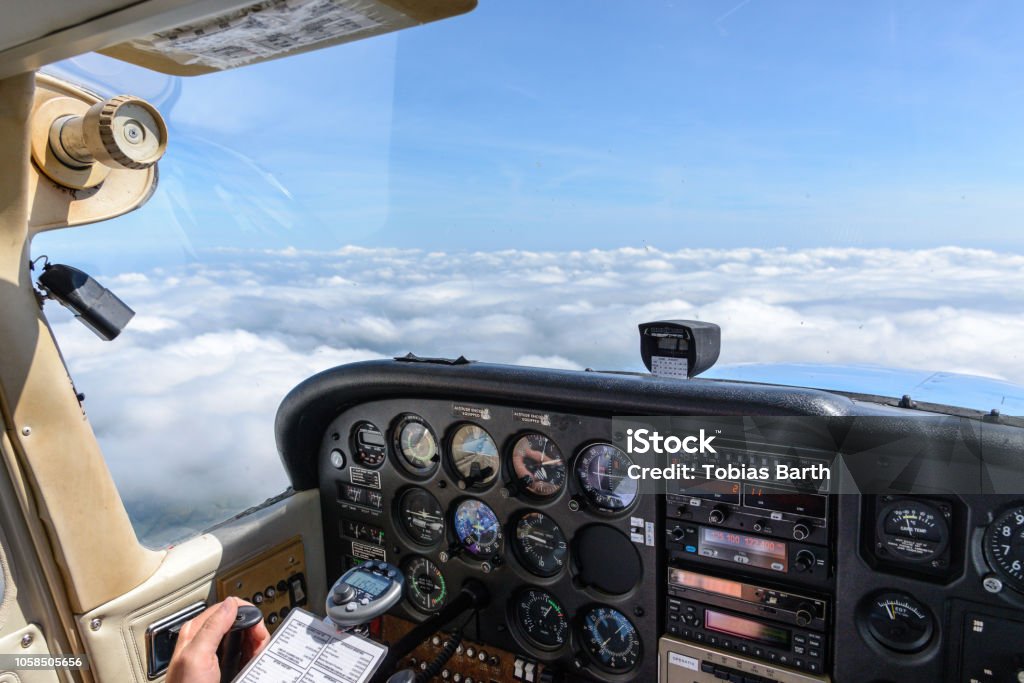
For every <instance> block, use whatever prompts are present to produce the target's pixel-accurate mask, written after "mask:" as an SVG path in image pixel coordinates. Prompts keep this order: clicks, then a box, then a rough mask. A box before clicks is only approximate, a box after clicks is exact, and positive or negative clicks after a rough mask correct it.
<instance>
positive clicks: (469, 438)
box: [449, 424, 500, 488]
mask: <svg viewBox="0 0 1024 683" xmlns="http://www.w3.org/2000/svg"><path fill="white" fill-rule="evenodd" d="M449 443H450V446H449V451H450V452H451V457H452V467H454V468H455V471H456V472H458V474H459V477H460V478H461V479H460V481H459V487H460V488H472V487H478V488H479V487H483V486H487V485H488V484H490V483H491V482H492V481H494V480H495V478H497V476H498V469H499V465H500V459H499V458H498V447H497V445H495V443H494V439H492V438H491V435H490V434H488V433H487V430H485V429H484V428H483V427H478V426H477V425H475V424H464V425H460V426H459V428H458V429H456V430H455V432H454V433H453V434H452V438H451V441H450V442H449Z"/></svg>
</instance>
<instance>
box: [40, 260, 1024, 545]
mask: <svg viewBox="0 0 1024 683" xmlns="http://www.w3.org/2000/svg"><path fill="white" fill-rule="evenodd" d="M104 284H106V285H107V286H108V287H110V288H111V289H113V290H114V291H115V292H116V293H117V294H118V295H119V296H120V297H121V298H122V299H124V300H125V301H126V302H127V303H128V304H129V305H131V306H132V307H133V308H134V309H135V310H136V311H137V312H138V315H137V317H136V318H135V320H134V321H133V322H132V323H131V324H130V325H129V327H128V329H127V330H126V331H125V333H124V334H123V335H122V336H121V337H120V338H119V339H117V340H116V341H115V342H113V343H109V344H107V343H103V342H100V341H99V340H97V339H96V338H95V337H93V336H92V334H91V333H90V332H88V331H87V330H86V329H85V328H84V327H82V326H80V325H78V323H77V322H74V321H72V320H70V319H69V318H68V316H67V315H66V314H63V313H60V314H58V313H55V310H56V309H57V307H56V305H55V304H50V305H48V306H47V313H48V315H50V316H51V319H52V320H53V321H54V327H55V331H56V334H57V337H58V340H59V341H60V342H61V344H62V348H63V350H64V353H65V355H66V357H67V360H68V363H69V365H70V367H71V370H72V375H73V377H74V379H75V382H76V384H77V386H78V388H79V390H80V391H83V392H84V393H85V394H86V396H87V400H86V404H85V405H86V408H87V410H88V412H89V415H90V418H91V419H92V422H93V424H94V427H95V429H96V432H97V434H98V435H99V438H100V440H101V443H102V445H103V447H104V450H105V452H106V454H107V456H108V460H109V462H110V465H111V468H112V470H113V471H114V474H115V478H116V479H117V481H118V483H119V485H120V486H121V488H122V492H123V493H124V495H125V498H126V500H128V501H129V504H130V507H131V509H132V512H133V515H135V516H136V517H137V518H138V522H137V523H138V526H139V528H140V529H141V530H142V531H143V533H144V535H146V537H147V538H149V539H150V540H151V541H154V542H160V541H162V540H165V539H167V538H169V537H171V536H173V535H174V534H175V533H176V532H177V531H180V528H179V525H180V527H181V528H185V527H191V526H196V525H202V524H205V523H207V522H209V521H210V516H211V515H212V516H213V517H218V516H221V517H222V516H224V515H225V514H226V512H227V511H229V510H237V509H239V507H240V506H242V505H245V504H252V503H255V502H258V501H259V500H262V499H263V498H265V497H267V496H270V495H273V494H274V493H277V492H279V491H280V490H282V489H283V488H284V486H285V485H286V482H285V480H284V475H283V471H282V469H281V466H280V464H279V463H278V460H277V455H276V450H275V446H274V440H273V416H274V412H275V410H276V408H277V405H278V403H279V402H280V400H281V398H282V397H283V396H284V394H285V393H287V391H288V390H289V389H290V388H291V387H292V386H294V385H295V384H296V383H298V382H299V381H301V380H302V379H304V378H305V377H307V376H309V375H310V374H313V373H314V372H317V371H320V370H323V369H325V368H328V367H331V366H334V365H337V364H340V363H347V362H351V361H355V360H362V359H367V358H374V357H383V356H392V355H400V354H404V353H406V352H408V351H413V352H415V353H417V354H420V355H431V356H437V355H443V356H457V355H459V354H463V355H466V356H467V357H470V358H474V359H480V360H488V361H496V362H507V363H519V364H526V365H539V366H547V367H558V368H583V367H595V368H608V369H640V361H639V353H638V342H637V334H636V324H637V323H639V322H642V321H645V320H653V319H660V318H697V319H702V320H710V321H713V322H717V323H719V324H720V325H721V326H722V334H723V346H722V357H721V359H720V361H719V362H720V363H721V364H724V363H740V362H760V363H774V362H811V363H815V362H818V363H871V364H878V365H885V366H892V367H901V368H915V369H927V370H946V371H953V372H965V373H973V374H982V375H986V376H990V377H997V378H1003V379H1006V380H1009V381H1013V382H1018V383H1024V364H1022V362H1021V360H1022V358H1021V349H1024V316H1022V315H1021V314H1020V312H1021V310H1022V309H1024V305H1022V304H1024V256H1019V255H1008V254H997V253H993V252H989V251H981V250H969V249H961V248H942V249H929V250H922V251H895V250H887V249H873V250H867V249H810V250H798V251H791V250H782V249H778V250H761V249H734V250H705V249H702V250H683V251H677V252H662V251H658V250H656V249H619V250H608V251H598V250H593V251H572V252H559V253H543V252H540V253H538V252H526V251H498V252H478V253H453V254H449V253H440V252H433V253H431V252H424V251H418V250H399V249H364V248H358V247H347V248H344V249H341V250H339V251H336V252H303V251H298V250H294V249H289V250H285V251H281V252H242V251H238V252H234V251H222V252H219V253H217V254H215V255H214V256H213V257H212V258H211V259H210V260H208V261H206V262H204V263H202V264H198V265H191V266H188V267H183V268H181V269H179V270H173V271H172V270H166V269H165V270H160V269H157V270H154V271H151V272H146V273H123V274H121V275H117V276H113V277H106V278H104ZM210 501H216V502H217V503H218V505H219V508H218V509H217V510H215V511H213V512H210V513H209V514H207V510H208V508H209V506H210Z"/></svg>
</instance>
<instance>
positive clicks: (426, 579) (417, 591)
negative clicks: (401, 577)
mask: <svg viewBox="0 0 1024 683" xmlns="http://www.w3.org/2000/svg"><path fill="white" fill-rule="evenodd" d="M402 573H403V574H405V596H406V597H407V598H409V601H410V602H412V604H413V605H414V606H415V607H416V608H417V609H419V610H421V611H423V612H436V611H438V610H439V609H441V608H442V607H444V603H445V600H447V599H448V585H447V584H446V583H445V580H444V574H442V573H441V570H440V569H439V568H438V566H437V565H436V564H434V563H433V562H431V561H430V560H428V559H427V558H425V557H412V558H410V559H409V560H408V561H406V562H405V564H404V565H403V566H402Z"/></svg>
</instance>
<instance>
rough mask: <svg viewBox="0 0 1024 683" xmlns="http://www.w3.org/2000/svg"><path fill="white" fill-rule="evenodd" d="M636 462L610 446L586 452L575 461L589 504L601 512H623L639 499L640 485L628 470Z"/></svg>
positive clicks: (590, 448)
mask: <svg viewBox="0 0 1024 683" xmlns="http://www.w3.org/2000/svg"><path fill="white" fill-rule="evenodd" d="M632 464H633V461H632V460H630V459H629V456H628V455H626V454H625V453H623V452H622V451H620V450H619V449H618V448H616V447H615V446H613V445H611V444H608V443H595V444H592V445H590V446H587V447H586V448H585V449H583V452H582V453H580V454H579V457H578V458H577V459H576V479H577V480H578V481H579V484H580V488H581V489H583V493H584V494H585V495H586V496H587V498H589V499H590V502H591V503H593V504H594V505H595V506H597V507H598V508H600V509H602V510H606V511H610V512H614V511H616V510H624V509H625V508H628V507H629V506H630V505H632V504H633V501H634V500H635V499H636V493H637V488H638V485H639V484H638V482H637V480H636V479H633V478H631V477H630V476H629V475H628V474H627V471H628V470H629V467H630V465H632Z"/></svg>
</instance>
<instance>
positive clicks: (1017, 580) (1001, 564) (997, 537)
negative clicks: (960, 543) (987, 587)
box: [985, 507, 1024, 592]
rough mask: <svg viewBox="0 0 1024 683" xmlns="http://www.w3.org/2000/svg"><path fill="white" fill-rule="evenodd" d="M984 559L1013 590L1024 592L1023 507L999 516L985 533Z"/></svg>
mask: <svg viewBox="0 0 1024 683" xmlns="http://www.w3.org/2000/svg"><path fill="white" fill-rule="evenodd" d="M985 557H986V558H987V559H988V562H989V564H990V565H992V569H993V570H994V571H995V572H996V573H997V574H999V576H1001V577H1002V578H1003V580H1004V581H1006V583H1008V584H1010V586H1012V587H1013V588H1014V589H1016V590H1018V591H1021V592H1024V507H1017V508H1013V509H1011V510H1007V511H1006V512H1004V513H1003V514H1001V515H999V516H998V517H997V518H996V520H995V521H994V522H992V524H991V525H989V527H988V530H987V531H986V532H985Z"/></svg>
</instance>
